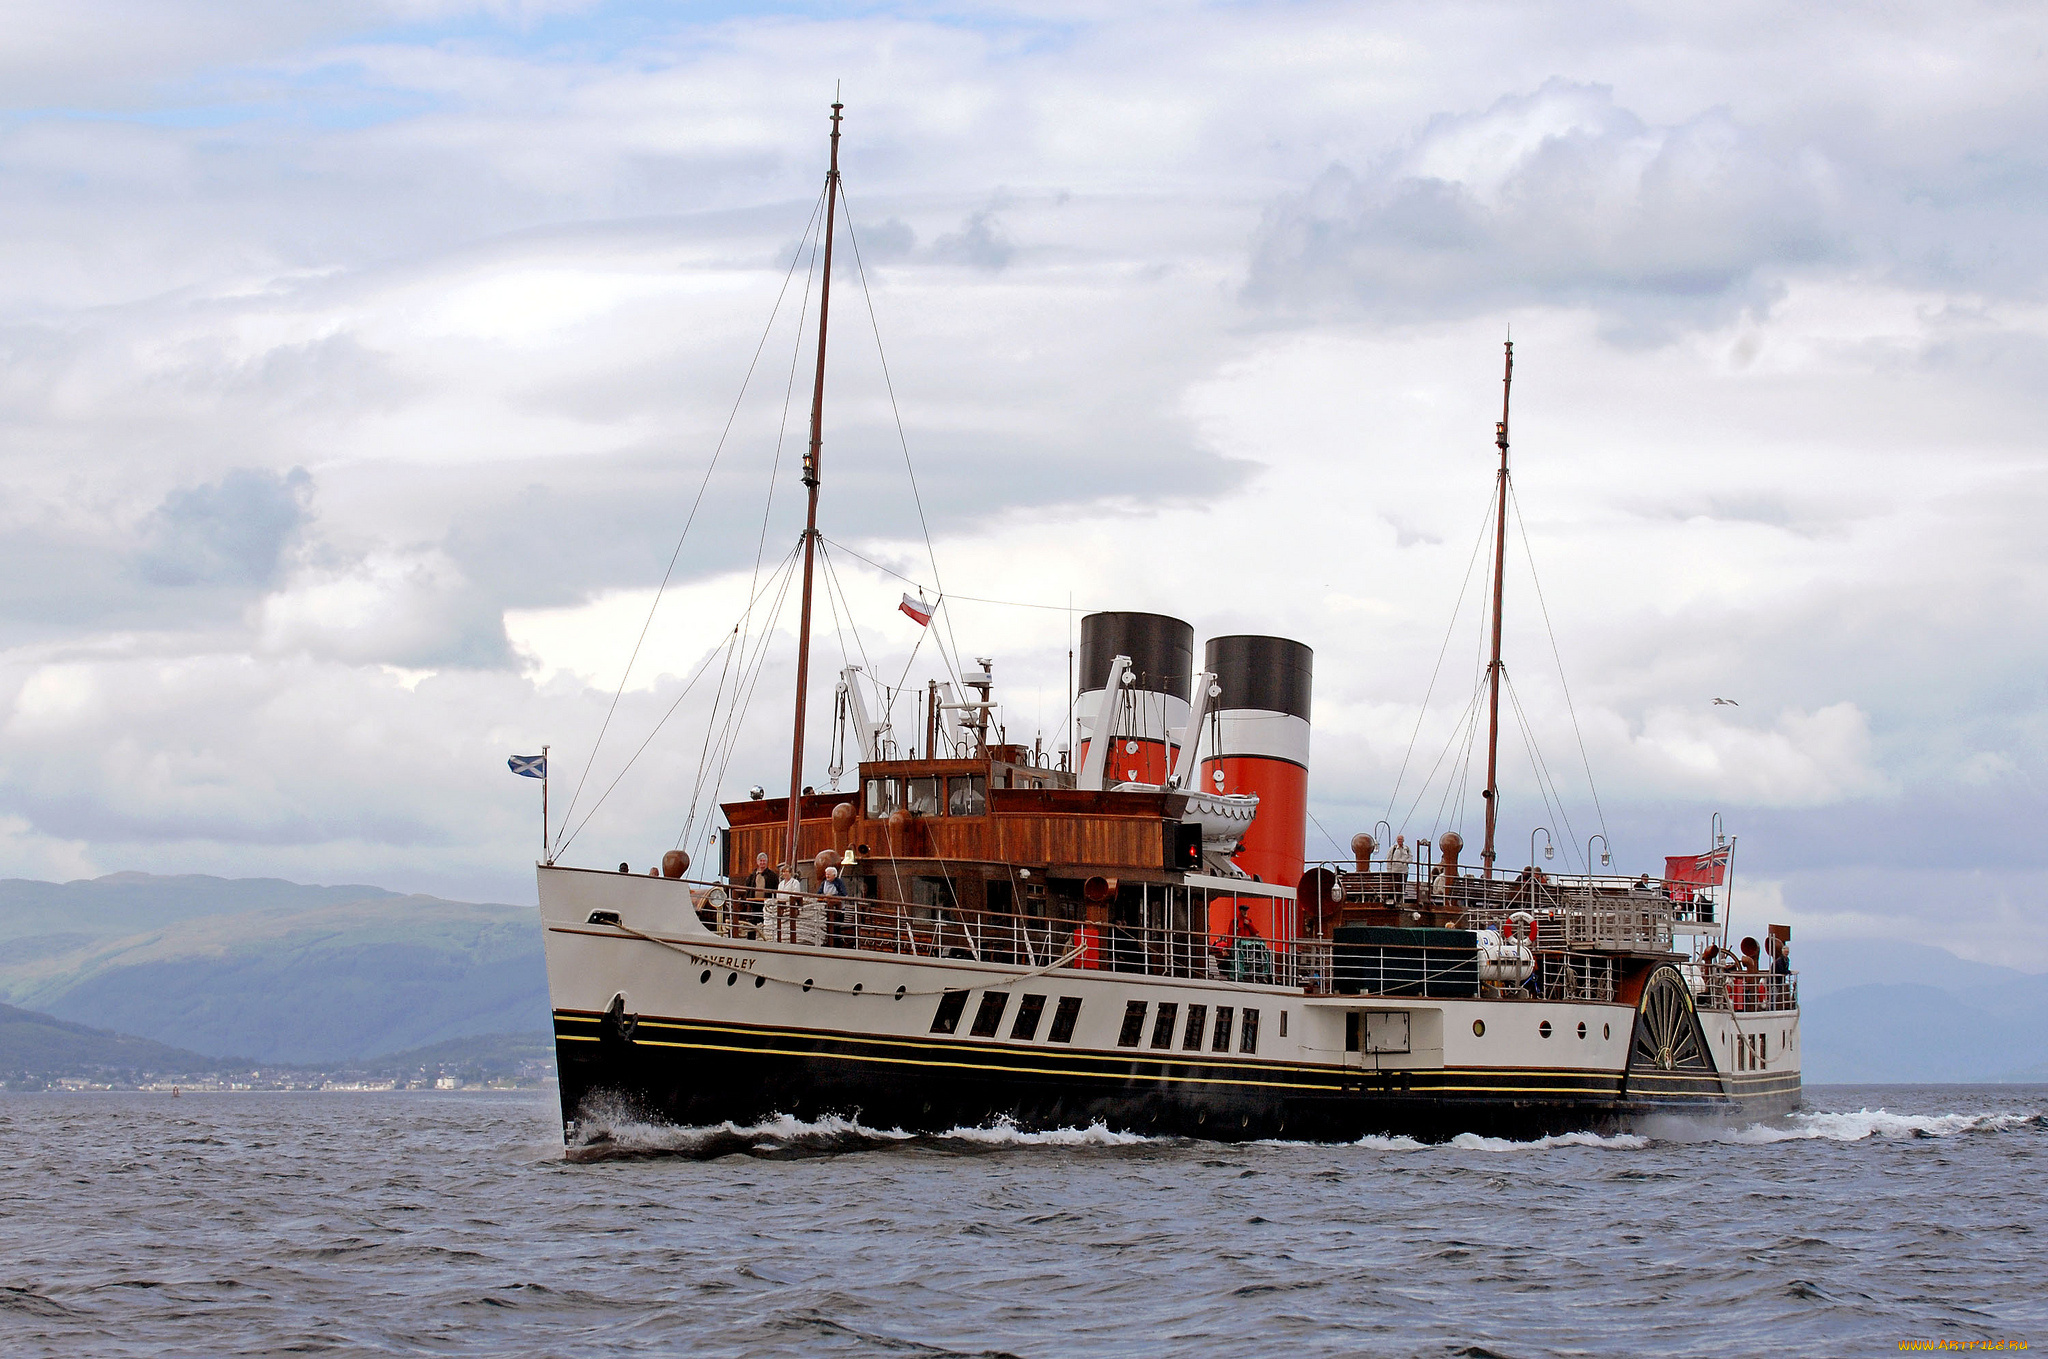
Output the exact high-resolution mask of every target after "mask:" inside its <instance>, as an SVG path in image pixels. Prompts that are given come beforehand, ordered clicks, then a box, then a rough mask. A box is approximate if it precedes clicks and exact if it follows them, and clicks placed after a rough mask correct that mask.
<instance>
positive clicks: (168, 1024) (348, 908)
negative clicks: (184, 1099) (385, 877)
mask: <svg viewBox="0 0 2048 1359" xmlns="http://www.w3.org/2000/svg"><path fill="white" fill-rule="evenodd" d="M0 1001H4V1002H8V1003H11V1004H13V1005H17V1006H24V1007H29V1008H32V1009H36V1010H42V1011H45V1012H47V1013H49V1014H51V1015H55V1016H57V1017H59V1018H62V1019H68V1020H72V1021H74V1022H77V1023H82V1024H88V1025H93V1026H104V1027H107V1028H112V1029H118V1030H121V1031H123V1032H126V1033H131V1034H136V1035H139V1036H140V1037H143V1038H147V1039H151V1040H154V1041H156V1042H159V1043H165V1044H171V1045H175V1046H178V1047H183V1048H189V1049H193V1050H195V1051H198V1052H202V1053H209V1054H214V1055H217V1056H219V1055H225V1054H228V1053H234V1054H238V1055H240V1056H244V1057H248V1058H252V1059H255V1060H256V1061H259V1062H273V1063H276V1062H285V1063H338V1062H348V1061H355V1060H360V1059H362V1058H365V1057H368V1056H371V1055H374V1054H378V1053H390V1052H394V1051H399V1050H404V1049H411V1048H418V1047H422V1046H425V1045H427V1044H431V1043H437V1042H442V1041H445V1040H448V1039H453V1038H461V1037H466V1036H471V1035H477V1034H503V1033H531V1034H536V1035H539V1034H545V1033H546V1032H548V1029H549V1027H550V1026H549V1019H548V1015H549V1011H548V1001H547V981H546V972H545V968H544V966H543V964H542V960H541V940H540V922H539V919H538V917H537V915H536V913H535V911H534V910H533V908H532V907H522V906H505V905H493V904H484V903H473V902H456V901H443V900H440V899H438V898H435V897H426V896H400V895H399V894H397V893H394V892H388V891H385V890H384V889H382V888H378V887H361V886H346V887H308V886H303V885H301V884H298V883H290V882H283V881H280V880H278V879H272V878H245V879H224V878H207V877H174V878H159V877H152V876H150V875H147V874H141V873H119V874H114V875H111V876H110V877H106V878H98V879H94V880H92V881H90V882H74V883H63V884H57V883H38V882H25V881H22V880H18V879H17V880H11V881H7V882H0Z"/></svg>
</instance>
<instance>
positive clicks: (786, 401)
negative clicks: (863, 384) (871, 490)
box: [679, 182, 830, 839]
mask: <svg viewBox="0 0 2048 1359" xmlns="http://www.w3.org/2000/svg"><path fill="white" fill-rule="evenodd" d="M826 187H827V188H829V187H830V185H829V182H828V184H827V186H826ZM818 198H819V204H820V206H818V207H815V208H813V209H812V215H811V220H810V222H809V223H807V224H806V226H805V229H804V236H803V238H802V239H801V240H799V241H798V244H797V251H798V253H799V255H801V254H802V253H803V249H804V246H805V245H808V246H809V247H810V258H809V262H808V264H807V265H806V267H805V270H804V291H803V298H802V303H801V305H800V306H799V308H798V311H797V323H796V333H795V335H794V337H793V339H792V342H791V346H790V357H789V375H788V377H787V378H785V379H784V381H783V390H782V413H781V416H780V418H779V420H778V422H777V424H776V427H775V453H774V456H773V458H772V459H771V460H770V463H769V469H768V491H767V495H766V496H765V497H764V499H763V501H762V504H761V531H760V533H759V534H758V535H757V536H756V538H755V541H754V565H753V571H752V574H751V576H750V577H749V579H748V582H747V588H748V592H749V596H748V603H749V608H748V610H747V612H746V613H745V614H744V615H742V617H741V620H740V640H739V647H740V651H741V653H742V655H743V656H745V654H746V651H747V648H748V646H749V645H750V644H751V645H753V647H754V652H753V656H752V659H751V660H743V662H742V665H741V671H740V675H741V677H740V680H739V682H738V683H736V684H735V685H734V686H733V694H732V702H731V706H729V707H727V709H726V710H725V721H724V724H723V728H722V730H721V731H720V733H719V739H718V742H717V743H716V745H714V746H713V749H714V750H715V751H716V752H718V759H719V767H718V768H719V772H718V780H717V782H715V783H714V784H713V785H712V786H713V788H714V790H715V789H716V788H717V787H719V786H721V785H722V784H723V782H724V779H725V771H726V769H727V768H728V767H729V765H730V762H731V759H732V751H733V748H734V745H735V743H736V742H737V739H738V733H737V730H736V724H737V722H738V721H739V720H740V719H741V718H743V717H744V716H745V713H746V709H747V707H748V706H749V705H751V703H752V701H753V693H754V685H755V684H758V683H759V681H760V666H761V664H762V662H763V660H764V658H765V655H766V650H767V642H768V639H769V638H770V637H772V636H773V635H774V621H775V619H777V618H779V617H781V615H782V603H783V599H784V598H785V596H786V593H787V590H788V582H787V581H786V580H785V581H784V584H783V587H782V592H780V593H778V594H777V595H776V600H775V607H774V609H773V610H772V611H771V612H770V613H769V615H768V621H767V622H766V623H765V624H764V625H763V627H762V629H761V632H760V634H759V636H758V638H757V637H756V635H755V634H754V632H753V622H754V618H753V609H752V607H751V606H752V604H753V602H754V601H756V600H758V599H759V598H760V596H761V594H762V590H761V589H760V588H759V587H760V582H761V563H762V561H763V560H764V559H765V557H766V555H767V550H768V526H769V523H770V522H771V520H772V518H773V515H774V510H775V489H776V484H777V482H778V479H779V478H780V475H781V472H782V451H783V449H784V447H785V446H786V445H787V442H788V438H789V412H790V408H791V407H792V405H793V404H794V403H795V397H796V375H797V370H798V368H799V367H800V366H801V364H802V361H803V350H804V323H805V321H806V320H807V319H808V318H809V317H810V314H811V287H812V285H813V284H814V283H815V282H816V280H817V276H818V249H819V246H820V241H819V239H818V232H817V226H818V219H819V217H820V215H821V214H822V212H823V207H822V205H823V203H824V201H825V198H826V190H825V189H820V190H819V191H818ZM791 267H792V272H794V265H793V264H792V266H791ZM801 546H802V541H801V539H799V541H798V547H801ZM795 551H796V549H792V550H791V559H793V558H794V555H795ZM786 560H787V559H786ZM783 570H784V567H783V566H781V565H778V566H777V568H776V574H775V575H771V577H770V581H771V582H772V581H773V580H775V579H776V578H777V577H778V576H780V574H781V573H782V571H783ZM749 666H751V667H752V670H751V678H749V673H750V672H749V668H748V667H749ZM742 687H744V690H745V695H746V697H745V698H744V699H743V698H742V697H741V690H742ZM718 724H719V713H718V709H717V708H716V707H715V706H714V707H713V709H712V711H711V713H710V714H709V715H708V717H707V718H706V725H707V728H708V727H710V726H715V725H718ZM704 774H705V768H704V766H703V764H702V763H701V762H700V764H699V767H698V770H697V777H696V781H695V786H694V788H693V789H692V792H691V797H690V808H689V811H688V812H687V813H686V815H685V817H684V823H683V824H684V831H683V833H682V834H683V836H687V835H688V833H689V828H690V827H691V826H694V825H695V824H696V820H697V812H698V809H699V808H700V806H701V805H702V799H703V792H704ZM680 838H681V837H679V839H680Z"/></svg>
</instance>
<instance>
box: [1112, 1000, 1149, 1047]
mask: <svg viewBox="0 0 2048 1359" xmlns="http://www.w3.org/2000/svg"><path fill="white" fill-rule="evenodd" d="M1144 1033H1145V1002H1144V1001H1142V1000H1134V1001H1131V1002H1129V1003H1128V1004H1126V1005H1125V1006H1124V1028H1123V1032H1122V1033H1120V1034H1118V1035H1117V1036H1116V1045H1117V1046H1118V1047H1120V1048H1134V1047H1136V1046H1138V1039H1139V1038H1141V1037H1143V1036H1144Z"/></svg>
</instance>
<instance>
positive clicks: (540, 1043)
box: [363, 1033, 555, 1080]
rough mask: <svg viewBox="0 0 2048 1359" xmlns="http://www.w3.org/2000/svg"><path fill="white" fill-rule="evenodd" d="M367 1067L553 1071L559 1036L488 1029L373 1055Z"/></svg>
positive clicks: (375, 1070) (472, 1073)
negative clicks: (484, 1031) (488, 1030)
mask: <svg viewBox="0 0 2048 1359" xmlns="http://www.w3.org/2000/svg"><path fill="white" fill-rule="evenodd" d="M363 1067H364V1069H365V1070H366V1071H368V1072H369V1073H370V1074H372V1075H377V1076H400V1077H404V1076H413V1075H422V1074H427V1075H430V1074H432V1073H434V1072H436V1071H449V1072H463V1073H466V1076H467V1079H470V1080H488V1079H490V1078H491V1077H493V1076H500V1075H516V1074H519V1073H521V1072H533V1073H536V1074H539V1073H552V1072H553V1071H554V1069H555V1040H554V1039H553V1038H552V1037H551V1036H549V1035H547V1034H544V1033H540V1034H528V1033H486V1034H479V1035H478V1036H476V1037H474V1038H450V1039H448V1040H447V1041H446V1042H441V1043H431V1044H429V1045H428V1046H426V1047H423V1048H413V1049H412V1050H410V1051H408V1052H393V1053H389V1054H387V1055H385V1056H382V1057H373V1058H371V1059H370V1060H368V1061H366V1062H364V1063H363Z"/></svg>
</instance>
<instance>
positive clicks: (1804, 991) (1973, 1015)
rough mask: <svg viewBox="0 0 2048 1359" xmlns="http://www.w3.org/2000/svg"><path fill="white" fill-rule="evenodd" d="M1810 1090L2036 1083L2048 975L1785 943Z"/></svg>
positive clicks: (1917, 952) (1852, 943)
mask: <svg viewBox="0 0 2048 1359" xmlns="http://www.w3.org/2000/svg"><path fill="white" fill-rule="evenodd" d="M1793 958H1794V961H1795V965H1796V966H1797V967H1798V968H1799V971H1800V1004H1801V1006H1802V1008H1803V1009H1804V1011H1805V1014H1804V1016H1803V1017H1802V1019H1801V1021H1800V1024H1801V1028H1802V1030H1803V1031H1804V1038H1805V1047H1804V1050H1803V1053H1802V1056H1803V1062H1804V1071H1805V1077H1806V1079H1807V1080H1808V1081H1809V1082H1812V1083H1815V1084H1834V1083H1840V1084H1860V1083H1864V1082H1886V1081H1912V1082H1932V1083H1945V1082H1955V1081H1960V1082H1975V1081H2000V1080H2041V1079H2043V1078H2044V1077H2048V1071H2044V1069H2043V1068H2042V1066H2041V1047H2040V1043H2041V1036H2042V1034H2044V1033H2048V976H2038V975H2035V974H2033V973H2027V972H2019V971H2015V970H2014V969H2012V968H2009V967H1994V966H1992V965H1990V964H1988V963H1973V962H1970V961H1969V960H1968V959H1964V958H1958V957H1956V956H1955V955H1954V954H1952V953H1949V952H1947V951H1945V950H1943V949H1938V948H1934V947H1931V946H1928V945H1923V944H1909V943H1904V942H1901V941H1898V940H1888V939H1820V940H1812V941H1809V942H1806V943H1803V944H1802V943H1800V942H1798V941H1797V940H1795V941H1794V944H1793Z"/></svg>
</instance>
